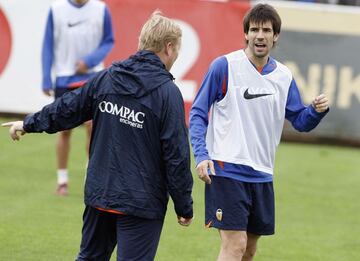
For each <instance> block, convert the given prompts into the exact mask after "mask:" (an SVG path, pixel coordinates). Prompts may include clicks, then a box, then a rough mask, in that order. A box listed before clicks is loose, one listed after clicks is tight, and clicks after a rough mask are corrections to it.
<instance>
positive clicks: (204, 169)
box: [196, 160, 216, 184]
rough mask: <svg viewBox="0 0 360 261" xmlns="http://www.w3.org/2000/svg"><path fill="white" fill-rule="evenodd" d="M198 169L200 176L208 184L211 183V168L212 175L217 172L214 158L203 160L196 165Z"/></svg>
mask: <svg viewBox="0 0 360 261" xmlns="http://www.w3.org/2000/svg"><path fill="white" fill-rule="evenodd" d="M196 170H197V173H198V176H199V178H200V179H201V180H202V181H204V182H205V183H206V184H211V178H210V176H209V172H208V171H209V170H210V173H211V175H216V174H215V169H214V162H213V161H212V160H203V161H202V162H200V163H199V164H198V165H197V166H196Z"/></svg>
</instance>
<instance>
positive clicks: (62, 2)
mask: <svg viewBox="0 0 360 261" xmlns="http://www.w3.org/2000/svg"><path fill="white" fill-rule="evenodd" d="M68 5H70V3H69V1H68V0H56V1H54V2H53V3H52V4H51V8H60V7H64V6H68Z"/></svg>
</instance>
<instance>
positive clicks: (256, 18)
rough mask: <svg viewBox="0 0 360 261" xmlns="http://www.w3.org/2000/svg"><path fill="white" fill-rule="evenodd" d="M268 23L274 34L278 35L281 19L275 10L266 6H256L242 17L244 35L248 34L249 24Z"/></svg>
mask: <svg viewBox="0 0 360 261" xmlns="http://www.w3.org/2000/svg"><path fill="white" fill-rule="evenodd" d="M268 21H270V22H271V24H272V27H273V31H274V34H280V30H281V18H280V16H279V14H278V12H277V11H276V10H275V8H274V7H272V6H271V5H268V4H257V5H255V6H254V7H253V8H251V9H250V10H249V11H248V12H247V13H246V15H245V17H244V20H243V27H244V33H245V34H247V33H248V32H249V27H250V22H252V23H255V24H263V23H266V22H268Z"/></svg>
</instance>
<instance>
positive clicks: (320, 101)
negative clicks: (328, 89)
mask: <svg viewBox="0 0 360 261" xmlns="http://www.w3.org/2000/svg"><path fill="white" fill-rule="evenodd" d="M312 106H313V107H314V108H315V110H316V111H317V112H318V113H321V112H324V111H326V110H327V109H328V108H329V100H328V98H327V97H326V96H325V94H323V93H322V94H320V95H319V96H317V97H316V98H315V99H314V100H313V102H312Z"/></svg>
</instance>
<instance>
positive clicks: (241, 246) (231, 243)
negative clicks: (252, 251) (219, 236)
mask: <svg viewBox="0 0 360 261" xmlns="http://www.w3.org/2000/svg"><path fill="white" fill-rule="evenodd" d="M221 247H222V248H223V250H224V251H225V252H227V253H229V254H231V255H232V256H237V257H241V256H243V255H244V254H245V251H246V238H244V237H240V238H237V239H236V240H234V239H232V240H223V241H222V243H221Z"/></svg>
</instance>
